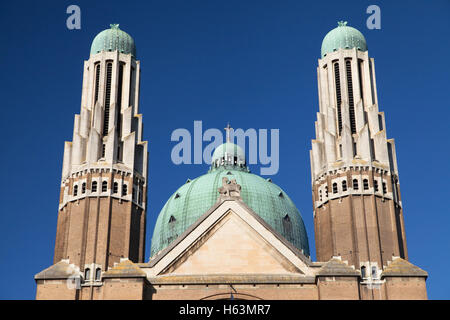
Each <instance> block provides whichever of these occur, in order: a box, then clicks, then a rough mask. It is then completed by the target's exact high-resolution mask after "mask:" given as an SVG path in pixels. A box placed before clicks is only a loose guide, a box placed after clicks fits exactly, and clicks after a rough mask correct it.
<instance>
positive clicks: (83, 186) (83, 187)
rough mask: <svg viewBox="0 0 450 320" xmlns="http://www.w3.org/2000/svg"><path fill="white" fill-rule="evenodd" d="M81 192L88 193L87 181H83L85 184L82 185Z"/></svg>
mask: <svg viewBox="0 0 450 320" xmlns="http://www.w3.org/2000/svg"><path fill="white" fill-rule="evenodd" d="M81 193H82V194H85V193H86V182H83V184H82V185H81Z"/></svg>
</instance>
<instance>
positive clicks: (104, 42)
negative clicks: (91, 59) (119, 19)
mask: <svg viewBox="0 0 450 320" xmlns="http://www.w3.org/2000/svg"><path fill="white" fill-rule="evenodd" d="M110 26H111V28H110V29H106V30H103V31H102V32H100V33H99V34H98V35H97V36H96V37H95V38H94V41H92V45H91V54H96V53H99V52H101V51H116V50H119V52H121V53H125V54H129V53H131V55H132V56H133V57H136V47H135V45H134V40H133V38H132V37H131V36H130V35H129V34H128V33H126V32H125V31H122V30H120V29H119V25H118V24H111V25H110Z"/></svg>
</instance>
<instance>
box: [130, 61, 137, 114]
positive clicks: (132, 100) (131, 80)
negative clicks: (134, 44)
mask: <svg viewBox="0 0 450 320" xmlns="http://www.w3.org/2000/svg"><path fill="white" fill-rule="evenodd" d="M134 75H135V71H134V68H133V67H131V75H130V96H129V97H128V100H129V103H128V104H129V105H130V106H134V86H135V83H136V82H135V80H134V78H135V76H134Z"/></svg>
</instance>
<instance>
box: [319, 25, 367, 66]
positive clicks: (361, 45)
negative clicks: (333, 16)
mask: <svg viewBox="0 0 450 320" xmlns="http://www.w3.org/2000/svg"><path fill="white" fill-rule="evenodd" d="M352 48H357V49H358V50H361V51H367V43H366V39H365V38H364V36H363V34H362V33H361V32H359V31H358V30H357V29H355V28H352V27H349V26H347V21H339V22H338V26H337V28H334V29H333V30H331V31H330V32H328V33H327V35H326V36H325V38H323V41H322V50H321V51H322V52H321V53H322V58H323V57H325V56H326V55H327V53H330V52H333V51H337V50H338V49H352Z"/></svg>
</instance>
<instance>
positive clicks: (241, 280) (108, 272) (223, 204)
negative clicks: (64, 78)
mask: <svg viewBox="0 0 450 320" xmlns="http://www.w3.org/2000/svg"><path fill="white" fill-rule="evenodd" d="M116 29H117V28H115V29H114V30H116ZM114 32H118V31H113V33H114ZM114 34H115V33H114ZM127 39H128V38H127ZM127 43H128V42H127ZM100 44H101V43H100ZM139 66H140V63H139V61H136V60H135V58H134V55H132V54H131V53H128V54H125V53H120V52H119V51H111V52H109V51H101V52H99V53H95V52H94V53H93V54H92V55H91V57H90V59H89V60H88V61H86V62H85V65H84V76H83V92H82V103H81V113H80V115H76V116H75V123H74V134H73V141H72V142H66V143H65V149H64V160H63V172H62V181H61V196H60V201H59V212H58V225H57V234H56V244H55V256H54V264H53V265H52V266H50V267H49V268H47V269H45V270H43V271H41V272H40V273H38V274H37V275H36V276H35V281H36V284H37V292H36V299H42V300H44V299H68V300H114V299H121V300H123V299H133V300H147V299H152V300H166V299H173V300H175V299H190V300H191V299H195V300H197V299H202V300H207V299H230V298H234V299H271V300H275V299H296V300H302V299H305V300H328V299H334V300H337V299H339V300H342V299H349V300H358V299H362V300H380V299H427V292H426V284H425V281H426V278H427V276H428V275H427V273H426V272H425V271H423V270H421V269H420V268H418V267H416V266H414V265H413V264H411V263H410V262H408V254H407V248H406V237H405V226H404V222H403V211H402V202H401V197H400V187H399V182H398V181H399V180H398V168H397V162H396V156H395V146H394V141H393V140H389V139H387V138H386V126H385V120H384V114H383V113H382V112H379V110H378V101H377V96H376V83H375V69H374V60H373V59H371V58H369V56H368V53H367V51H364V52H363V51H359V50H357V49H355V48H354V49H339V50H337V51H335V52H330V53H328V54H326V55H325V56H324V57H323V58H322V59H320V60H319V66H318V69H317V71H318V83H319V102H320V103H319V106H320V107H319V112H318V114H317V121H316V139H315V140H313V141H312V150H311V154H310V155H311V172H312V193H313V209H314V224H315V237H316V248H317V258H318V260H319V261H318V262H313V261H311V260H310V258H309V257H307V256H305V255H304V254H303V252H302V251H301V250H300V249H298V248H296V247H295V246H294V245H292V243H290V242H289V241H288V240H286V239H285V238H284V237H283V236H282V235H281V234H280V233H278V232H277V231H275V230H274V229H273V228H272V227H271V225H269V224H268V223H266V222H265V221H264V220H263V219H262V218H261V217H260V216H259V215H258V214H256V213H255V212H254V211H253V210H252V209H251V208H250V207H249V206H247V204H246V203H245V202H244V201H243V200H242V198H241V189H242V188H241V186H240V185H239V184H237V183H236V180H232V181H228V179H227V178H224V179H223V181H222V187H221V188H219V189H218V194H217V202H216V204H214V205H213V206H212V207H211V208H210V209H209V210H208V211H207V212H205V213H203V212H202V213H203V214H202V215H200V213H199V216H200V218H198V220H197V221H196V222H195V223H193V224H192V225H190V226H189V228H188V229H187V230H185V231H184V232H183V233H182V234H181V235H179V236H178V237H177V238H176V239H175V240H174V241H172V242H171V243H170V244H169V245H168V246H167V247H165V248H164V249H162V250H161V251H159V252H158V253H156V254H155V255H154V256H153V257H152V258H151V259H150V260H149V261H148V262H144V257H145V232H146V230H145V224H146V206H147V196H146V195H147V161H148V159H147V143H146V142H145V141H142V116H141V115H140V114H139V113H138V102H139V72H140V68H139ZM202 211H203V210H202Z"/></svg>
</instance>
